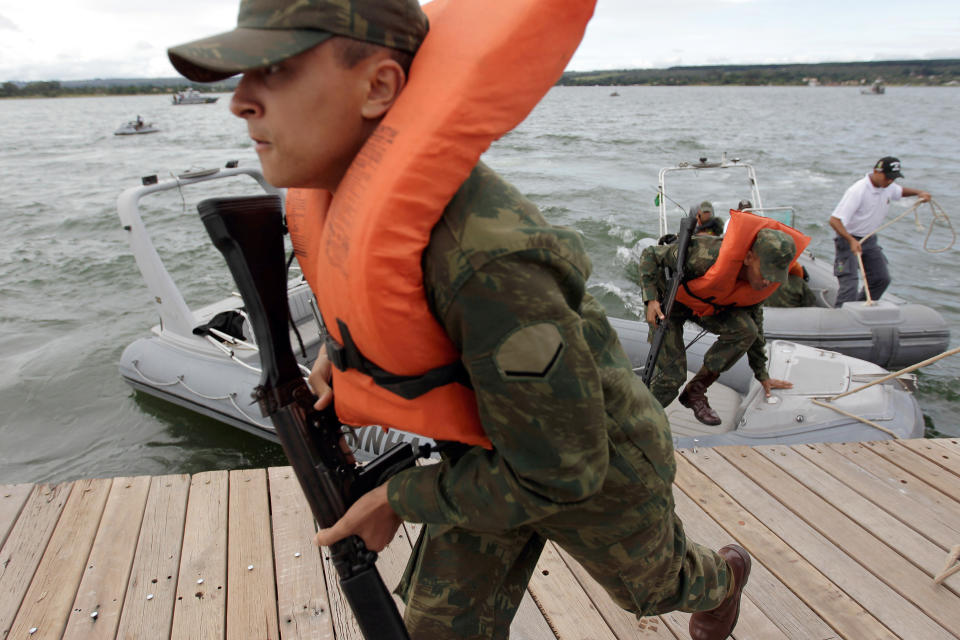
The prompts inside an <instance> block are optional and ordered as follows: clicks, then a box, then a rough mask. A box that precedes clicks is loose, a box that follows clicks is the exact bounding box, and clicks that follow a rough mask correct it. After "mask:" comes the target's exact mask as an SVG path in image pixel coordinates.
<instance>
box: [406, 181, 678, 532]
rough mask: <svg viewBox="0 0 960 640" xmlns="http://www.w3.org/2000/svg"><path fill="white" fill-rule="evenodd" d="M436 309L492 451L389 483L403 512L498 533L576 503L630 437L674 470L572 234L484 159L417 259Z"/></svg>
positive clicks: (648, 399)
mask: <svg viewBox="0 0 960 640" xmlns="http://www.w3.org/2000/svg"><path fill="white" fill-rule="evenodd" d="M423 264H424V283H425V285H426V290H427V297H428V299H429V301H430V303H431V306H432V308H433V310H434V312H435V314H436V316H437V317H438V319H439V320H440V322H441V324H442V325H443V327H444V329H445V330H446V332H447V334H448V335H449V336H450V338H451V339H452V340H453V342H454V344H456V346H457V347H458V348H459V350H460V352H461V354H462V361H463V363H464V365H465V366H466V368H467V371H468V372H469V374H470V380H471V382H472V384H473V388H474V392H475V394H476V400H477V408H478V411H479V415H480V418H481V420H482V423H483V428H484V431H485V432H486V434H487V436H488V437H489V438H490V440H491V441H492V443H493V449H492V450H487V449H483V448H481V447H471V448H469V449H467V450H466V452H465V453H464V454H463V455H460V456H457V457H455V458H452V457H446V458H445V459H444V460H443V461H442V462H441V463H440V464H435V465H427V466H422V467H417V468H413V469H408V470H406V471H404V472H402V473H400V474H398V475H397V476H395V477H394V478H392V479H391V480H390V482H389V484H388V496H389V499H390V504H391V506H392V507H393V509H394V511H396V513H397V514H398V515H399V516H400V517H401V518H403V519H405V520H408V521H413V522H427V523H433V524H440V525H444V524H446V525H459V526H462V527H465V528H468V529H473V530H477V531H505V530H507V529H512V528H515V527H517V526H520V525H523V524H527V523H532V522H535V521H537V520H540V519H542V518H545V517H547V516H550V515H553V514H555V513H557V512H559V511H561V510H563V509H567V508H575V507H577V506H578V504H579V503H581V502H582V501H584V500H586V499H587V498H589V497H590V496H591V495H592V494H593V493H595V492H596V491H598V490H599V489H600V487H601V486H602V485H603V483H604V480H605V478H606V475H607V465H608V462H609V459H610V452H611V450H610V447H614V446H617V444H618V443H620V442H623V441H624V440H626V439H629V440H630V442H632V443H633V444H634V445H635V446H638V447H640V448H641V449H642V450H643V451H644V454H645V455H646V456H647V458H648V459H649V460H650V461H651V463H652V465H653V468H654V469H655V471H656V473H657V474H658V475H659V476H661V478H662V479H664V480H666V481H668V482H669V481H670V480H672V478H673V474H674V472H675V463H674V460H673V453H672V451H673V446H672V441H671V437H670V430H669V425H668V424H667V421H666V417H665V416H664V414H663V411H662V410H661V409H660V406H659V405H658V404H657V402H656V400H655V399H654V398H653V396H652V395H651V394H650V393H649V391H647V389H646V388H645V387H644V386H643V384H642V383H641V382H640V379H639V378H638V377H637V376H636V375H635V374H634V373H633V369H632V366H631V363H630V361H629V359H628V358H627V356H626V354H625V353H624V351H623V349H622V347H621V346H620V342H619V340H618V338H617V335H616V333H615V332H614V330H613V329H612V328H611V326H610V324H609V322H608V321H607V318H606V314H605V313H604V310H603V309H602V307H601V306H600V305H599V303H598V302H597V301H596V300H594V299H593V298H592V297H591V296H590V295H589V294H588V293H587V292H586V280H587V277H588V275H589V272H590V263H589V259H588V258H587V255H586V253H585V251H584V249H583V245H582V242H581V240H580V237H579V235H578V234H577V233H576V232H575V231H572V230H569V229H563V228H558V227H552V226H549V225H548V224H547V223H546V222H545V221H544V219H543V218H542V217H541V215H540V213H539V211H538V210H537V208H536V207H535V206H534V205H533V204H532V203H531V202H529V201H528V200H527V199H525V198H524V197H523V196H522V195H521V194H520V193H519V192H518V191H517V190H516V189H514V188H513V187H511V186H510V185H508V184H507V183H505V182H504V181H503V180H502V179H501V178H499V177H498V176H497V175H496V174H495V173H494V172H493V171H491V170H490V169H488V168H487V167H485V166H484V165H482V164H480V165H478V166H477V167H476V168H475V169H474V171H473V173H472V174H471V176H470V177H469V178H468V179H467V180H466V182H464V184H463V185H462V186H461V188H460V189H459V191H458V192H457V194H456V195H455V196H454V198H453V199H452V200H451V202H450V204H449V205H448V207H447V209H446V211H445V212H444V215H443V218H442V219H441V220H440V222H439V223H438V224H437V225H436V227H435V228H434V230H433V233H432V236H431V239H430V244H429V246H428V247H427V250H426V252H425V254H424V260H423Z"/></svg>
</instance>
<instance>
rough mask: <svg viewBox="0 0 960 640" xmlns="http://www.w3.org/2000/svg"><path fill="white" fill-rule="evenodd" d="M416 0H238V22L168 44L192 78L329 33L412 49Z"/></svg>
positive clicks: (420, 30) (252, 62)
mask: <svg viewBox="0 0 960 640" xmlns="http://www.w3.org/2000/svg"><path fill="white" fill-rule="evenodd" d="M428 28H429V27H428V22H427V16H426V15H425V14H424V13H423V10H422V9H421V8H420V5H419V3H418V2H417V0H299V1H292V0H240V13H239V15H238V16H237V28H236V29H234V30H233V31H227V32H225V33H221V34H218V35H215V36H211V37H209V38H204V39H202V40H195V41H193V42H188V43H186V44H182V45H179V46H176V47H171V48H170V49H168V50H167V55H168V56H169V57H170V62H171V63H172V64H173V66H174V67H175V68H176V70H177V71H179V72H180V73H181V74H182V75H184V76H185V77H187V78H189V79H190V80H194V81H196V82H216V81H217V80H223V79H224V78H229V77H230V76H234V75H236V74H238V73H243V72H244V71H248V70H250V69H256V68H258V67H265V66H268V65H271V64H275V63H277V62H280V61H282V60H285V59H287V58H289V57H291V56H295V55H297V54H298V53H302V52H304V51H306V50H307V49H310V48H312V47H314V46H316V45H318V44H320V43H321V42H323V41H325V40H327V39H328V38H330V37H331V36H335V35H339V36H346V37H348V38H354V39H356V40H362V41H364V42H370V43H373V44H378V45H382V46H385V47H390V48H392V49H399V50H401V51H406V52H408V53H416V51H417V49H418V48H419V47H420V43H421V42H423V39H424V38H425V37H426V35H427V30H428Z"/></svg>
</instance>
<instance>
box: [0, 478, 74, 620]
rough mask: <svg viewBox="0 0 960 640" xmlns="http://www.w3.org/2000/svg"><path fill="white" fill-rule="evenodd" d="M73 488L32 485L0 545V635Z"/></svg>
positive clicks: (26, 587)
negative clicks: (8, 532) (14, 521)
mask: <svg viewBox="0 0 960 640" xmlns="http://www.w3.org/2000/svg"><path fill="white" fill-rule="evenodd" d="M72 488H73V485H72V484H71V483H64V484H59V485H56V486H49V485H39V484H38V485H35V486H34V487H33V489H32V490H31V491H30V495H29V497H28V498H27V501H26V503H25V504H24V506H23V508H22V509H21V510H20V514H19V517H18V518H17V521H16V523H15V524H14V526H13V528H12V529H11V530H10V534H9V535H8V536H7V538H6V541H5V542H4V544H3V547H2V548H0V637H2V638H7V637H10V636H8V635H7V632H8V631H9V630H10V627H11V626H12V625H13V620H14V618H15V617H16V615H17V611H18V610H19V609H20V605H21V603H22V602H23V596H24V595H26V593H27V589H28V588H29V587H30V582H31V580H33V576H34V573H35V572H36V569H37V566H38V565H39V564H40V559H41V558H42V557H43V551H44V549H46V546H47V542H48V541H49V540H50V536H51V535H53V530H54V528H55V527H56V525H57V521H58V520H59V519H60V514H61V512H62V511H63V507H64V505H66V503H67V498H68V497H69V495H70V490H71V489H72Z"/></svg>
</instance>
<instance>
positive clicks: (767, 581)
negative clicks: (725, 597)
mask: <svg viewBox="0 0 960 640" xmlns="http://www.w3.org/2000/svg"><path fill="white" fill-rule="evenodd" d="M673 493H674V500H675V502H676V514H677V515H678V516H679V517H680V519H681V520H682V521H683V528H684V530H685V531H686V533H687V535H688V536H690V537H691V538H692V539H694V540H696V541H697V542H699V543H700V544H703V545H705V546H707V547H710V548H711V549H719V548H720V547H723V546H724V545H727V544H730V542H731V538H730V534H729V533H727V532H726V531H725V530H724V529H723V527H722V526H720V525H719V524H717V523H716V522H715V521H714V520H713V518H711V517H710V516H709V515H707V514H706V513H705V512H704V511H703V509H701V508H700V507H699V506H698V505H697V503H696V502H694V501H693V500H692V499H691V498H690V497H689V496H687V494H685V493H683V492H682V491H680V490H679V489H675V490H674V492H673ZM747 551H750V549H747ZM742 608H743V609H744V611H748V610H749V608H756V609H759V610H760V611H761V612H762V613H763V615H764V618H766V619H767V621H768V622H769V623H770V624H773V625H775V626H776V628H777V629H776V632H777V633H778V634H779V635H775V634H774V632H773V631H771V630H769V629H767V628H765V627H764V628H761V626H760V625H761V623H762V621H760V622H757V623H755V624H754V625H753V627H754V628H751V629H749V630H748V629H746V628H743V629H741V627H740V623H737V628H736V630H735V631H736V633H735V635H737V636H741V635H742V636H744V637H747V638H751V637H752V638H768V637H771V638H773V637H780V636H784V635H785V636H786V637H788V638H790V639H791V640H822V639H823V638H829V637H830V636H831V635H832V634H833V630H832V629H831V628H830V626H829V625H828V624H827V623H825V622H824V621H823V620H821V619H820V616H818V615H817V614H816V613H815V612H814V611H813V610H812V609H811V608H810V607H808V606H807V605H806V604H804V602H803V601H802V600H801V599H800V598H798V597H797V596H796V595H795V594H794V593H793V592H792V591H790V589H788V588H787V587H786V586H785V585H784V584H783V583H782V582H780V580H778V579H777V578H776V576H774V575H773V574H772V573H771V572H770V570H769V569H767V568H766V567H765V566H764V565H763V563H761V562H759V561H757V560H754V562H753V565H752V569H751V571H750V580H749V582H747V588H746V590H745V591H744V598H743V600H742Z"/></svg>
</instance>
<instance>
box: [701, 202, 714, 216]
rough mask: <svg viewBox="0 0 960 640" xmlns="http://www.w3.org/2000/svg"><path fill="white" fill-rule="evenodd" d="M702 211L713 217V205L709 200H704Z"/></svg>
mask: <svg viewBox="0 0 960 640" xmlns="http://www.w3.org/2000/svg"><path fill="white" fill-rule="evenodd" d="M700 211H704V212H707V213H709V214H710V215H713V204H711V202H710V201H709V200H704V201H703V202H701V203H700Z"/></svg>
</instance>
